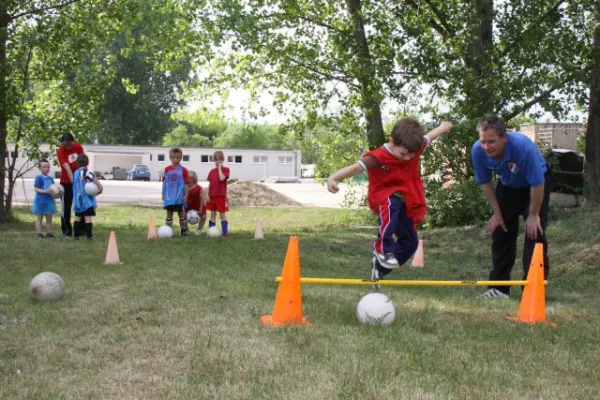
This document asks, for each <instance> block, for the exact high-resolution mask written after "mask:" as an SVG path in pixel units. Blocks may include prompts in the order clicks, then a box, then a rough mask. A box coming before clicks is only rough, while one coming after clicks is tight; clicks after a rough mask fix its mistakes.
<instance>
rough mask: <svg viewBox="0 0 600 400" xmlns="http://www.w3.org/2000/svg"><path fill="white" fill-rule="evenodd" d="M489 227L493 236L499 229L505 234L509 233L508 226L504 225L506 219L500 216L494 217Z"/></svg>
mask: <svg viewBox="0 0 600 400" xmlns="http://www.w3.org/2000/svg"><path fill="white" fill-rule="evenodd" d="M488 226H489V227H490V233H491V234H493V233H494V232H495V231H496V229H498V227H500V228H502V230H503V231H504V232H506V231H507V229H506V225H505V224H504V219H503V218H502V215H500V214H494V215H492V218H490V220H489V221H488Z"/></svg>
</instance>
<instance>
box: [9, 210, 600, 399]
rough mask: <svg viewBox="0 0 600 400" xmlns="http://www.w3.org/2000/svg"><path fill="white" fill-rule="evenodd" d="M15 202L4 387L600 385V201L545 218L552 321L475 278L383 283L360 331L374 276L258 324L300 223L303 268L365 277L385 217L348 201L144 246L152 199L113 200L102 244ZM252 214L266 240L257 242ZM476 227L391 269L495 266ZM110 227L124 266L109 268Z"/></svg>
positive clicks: (427, 391)
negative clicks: (375, 320) (37, 298)
mask: <svg viewBox="0 0 600 400" xmlns="http://www.w3.org/2000/svg"><path fill="white" fill-rule="evenodd" d="M15 214H16V217H17V222H16V223H14V224H11V225H9V226H8V227H6V228H5V229H3V230H0V399H259V398H260V399H482V398H514V399H597V398H600V368H598V365H599V364H598V363H599V360H600V291H599V288H600V284H599V278H600V268H599V263H600V262H599V259H600V230H599V229H598V226H600V213H599V212H598V211H597V210H596V211H592V210H588V211H585V210H583V211H578V212H573V213H571V215H569V216H565V217H561V219H555V220H553V221H552V222H551V225H550V227H549V232H548V234H549V237H550V238H551V239H550V240H551V247H550V253H551V261H552V267H551V277H550V283H549V285H548V287H547V314H548V319H549V320H551V321H553V322H556V323H558V327H555V328H553V327H548V326H543V325H538V326H527V325H523V324H519V323H513V322H509V321H506V320H505V319H504V317H505V316H508V315H515V314H516V312H517V308H518V304H519V303H518V300H517V299H512V300H508V301H503V300H484V299H480V298H478V297H477V295H478V294H479V293H480V292H481V291H482V290H483V288H475V287H458V288H448V287H389V286H388V287H383V289H382V290H383V292H384V293H385V294H387V295H389V296H390V298H391V299H392V300H393V301H394V304H395V305H396V319H395V321H394V322H393V324H391V325H390V326H386V327H381V326H380V327H373V326H365V325H360V324H359V323H358V322H357V320H356V316H355V308H356V304H357V303H358V301H359V300H360V298H361V297H362V296H364V295H365V294H367V293H368V292H369V291H370V289H369V288H368V287H364V286H356V287H354V286H325V285H313V286H310V285H304V286H303V288H302V291H303V306H304V316H305V317H306V318H308V319H309V320H310V321H311V322H312V324H313V325H312V327H310V328H309V327H285V328H282V329H270V328H266V327H263V326H261V324H260V323H259V319H260V317H261V316H262V315H264V314H270V313H271V311H272V308H273V304H274V300H275V294H276V291H277V285H276V284H275V282H274V278H275V276H278V275H279V274H280V272H281V268H282V264H283V260H284V257H285V252H286V249H287V245H288V240H289V237H290V236H291V235H297V236H298V237H299V244H300V260H301V270H302V275H303V276H307V277H337V278H368V276H369V264H370V258H371V255H370V253H371V249H372V240H373V238H374V234H375V230H374V228H373V227H367V226H364V225H365V223H364V222H361V218H358V217H357V214H356V212H354V211H347V210H332V209H312V208H290V209H235V210H233V211H232V212H231V213H230V214H229V219H230V230H231V234H230V236H229V237H228V238H226V239H222V238H219V239H211V238H208V237H206V236H202V237H196V236H192V237H188V238H179V237H178V238H173V239H168V240H157V241H148V240H146V231H147V224H148V220H149V218H150V217H153V218H155V220H156V221H158V222H159V225H160V224H161V223H162V221H163V219H164V214H163V212H162V211H161V210H160V209H158V208H142V207H125V206H123V207H116V206H113V207H108V206H107V207H101V208H100V209H99V210H98V214H99V216H98V217H97V218H96V219H95V220H94V232H95V236H96V240H95V241H93V242H88V241H87V240H82V241H77V242H76V241H66V240H62V239H54V240H36V239H34V231H33V218H32V217H31V216H30V215H28V214H27V212H26V210H24V209H17V210H16V212H15ZM257 218H260V219H261V220H262V222H263V230H264V234H265V240H261V241H254V240H251V239H252V237H253V232H254V224H255V220H256V219H257ZM55 230H56V231H60V229H59V227H58V225H56V224H55ZM482 230H483V228H482V227H471V228H461V229H443V230H435V231H424V232H422V233H421V234H422V238H423V239H424V243H425V245H424V248H425V268H423V269H410V268H404V269H401V270H398V271H395V272H394V273H393V274H392V276H391V278H392V279H443V280H446V279H447V280H482V279H483V280H485V279H487V274H488V271H489V267H490V254H489V253H490V250H489V248H490V238H489V236H486V235H484V234H482ZM110 231H114V232H115V233H116V236H117V241H118V246H119V253H120V258H121V261H122V264H121V265H103V261H104V256H105V253H106V247H107V242H108V236H109V233H110ZM176 232H178V229H176ZM42 271H53V272H56V273H58V274H60V275H61V276H62V277H63V279H64V280H65V283H66V286H67V296H66V298H65V299H64V300H63V301H61V302H57V303H39V304H35V303H32V302H31V301H30V300H29V298H28V296H27V289H28V284H29V281H30V280H31V278H32V277H33V276H34V275H36V274H37V273H39V272H42ZM520 274H521V268H520V265H517V267H516V268H515V270H514V275H513V277H514V278H515V279H518V278H520ZM519 293H520V289H515V290H514V294H516V295H517V296H516V297H517V298H518V294H519ZM17 371H20V372H19V373H18V372H17Z"/></svg>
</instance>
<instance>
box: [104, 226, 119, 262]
mask: <svg viewBox="0 0 600 400" xmlns="http://www.w3.org/2000/svg"><path fill="white" fill-rule="evenodd" d="M120 263H121V262H120V261H119V249H117V237H116V236H115V233H114V232H111V233H110V238H109V239H108V249H107V250H106V258H105V259H104V264H120Z"/></svg>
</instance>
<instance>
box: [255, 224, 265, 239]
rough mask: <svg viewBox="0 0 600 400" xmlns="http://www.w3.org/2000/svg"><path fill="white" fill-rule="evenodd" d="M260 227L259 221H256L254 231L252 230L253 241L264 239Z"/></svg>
mask: <svg viewBox="0 0 600 400" xmlns="http://www.w3.org/2000/svg"><path fill="white" fill-rule="evenodd" d="M264 238H265V237H264V235H263V231H262V225H261V223H260V221H256V229H255V230H254V240H260V239H264Z"/></svg>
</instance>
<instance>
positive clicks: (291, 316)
mask: <svg viewBox="0 0 600 400" xmlns="http://www.w3.org/2000/svg"><path fill="white" fill-rule="evenodd" d="M260 322H261V323H262V324H263V325H269V326H283V325H309V326H310V322H309V321H308V320H307V319H306V318H304V317H303V316H302V291H301V288H300V253H299V250H298V237H297V236H292V237H290V242H289V244H288V249H287V253H286V255H285V261H284V264H283V271H282V272H281V282H280V283H279V289H278V290H277V296H276V297H275V306H274V307H273V314H272V315H263V316H262V317H261V319H260Z"/></svg>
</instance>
